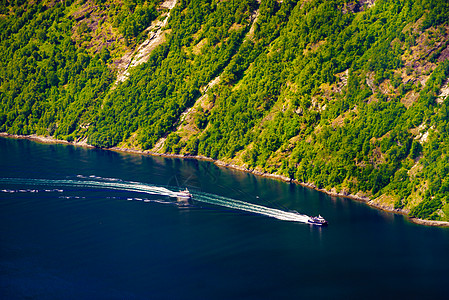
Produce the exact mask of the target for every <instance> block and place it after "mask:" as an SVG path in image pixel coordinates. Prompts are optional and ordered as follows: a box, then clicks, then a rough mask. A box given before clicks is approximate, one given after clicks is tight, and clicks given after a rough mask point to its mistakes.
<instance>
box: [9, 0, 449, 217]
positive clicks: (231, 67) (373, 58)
mask: <svg viewBox="0 0 449 300" xmlns="http://www.w3.org/2000/svg"><path fill="white" fill-rule="evenodd" d="M22 2H24V3H20V1H15V2H14V4H12V3H9V2H8V1H2V6H1V12H0V13H1V14H2V16H1V24H0V29H1V31H0V32H1V33H0V34H1V41H0V49H1V53H2V56H1V58H0V64H1V68H0V70H1V71H0V72H1V73H0V84H1V89H0V90H1V94H0V97H1V103H2V104H1V107H0V131H4V132H9V133H13V134H31V133H37V134H39V135H50V136H54V137H56V138H59V139H67V140H83V139H87V141H88V143H90V144H92V145H95V146H98V147H113V146H119V147H127V148H135V149H141V150H152V151H156V152H166V153H179V154H186V155H202V156H207V157H211V158H214V159H220V160H222V161H226V162H229V163H234V164H238V165H241V166H245V167H247V168H248V169H255V170H258V171H262V172H270V173H276V174H280V175H284V176H287V177H289V178H292V179H295V180H298V181H300V182H306V183H312V184H313V185H315V186H316V187H318V188H325V189H327V190H334V191H335V192H339V193H341V194H356V193H358V195H361V196H368V197H370V198H371V199H373V200H372V203H373V204H376V205H379V206H383V207H386V208H389V209H401V210H402V211H403V212H406V213H409V214H410V215H412V216H416V217H419V218H425V219H434V220H449V199H448V194H449V136H448V135H449V123H448V121H449V111H448V107H447V106H448V100H447V94H448V92H449V88H448V77H449V59H448V57H449V48H448V41H449V38H448V37H449V24H448V20H449V5H448V4H447V1H444V0H440V1H431V0H418V1H393V0H383V1H382V0H378V1H373V0H365V1H343V0H334V1H324V0H304V1H288V0H287V1H274V0H273V1H270V0H267V1H265V0H262V1H260V3H259V2H258V1H252V0H245V1H231V0H229V1H206V0H194V1H177V3H176V5H175V6H174V8H173V9H171V11H170V16H169V19H168V23H167V24H168V25H167V27H166V28H164V34H165V42H163V43H161V44H160V45H159V46H158V47H156V48H155V49H154V50H153V51H152V52H151V54H150V56H149V59H148V61H147V62H146V63H144V64H141V65H139V66H137V67H135V68H133V69H131V70H130V76H129V78H128V79H127V80H125V81H124V82H119V83H114V80H115V78H116V73H117V66H118V63H117V62H118V61H120V58H121V56H123V55H125V54H126V53H132V50H133V49H134V48H136V47H137V46H138V45H139V44H140V43H142V42H143V41H144V40H145V39H146V38H147V36H149V35H150V34H151V32H149V31H151V30H145V28H147V27H148V26H150V25H151V23H152V21H153V20H155V19H157V18H158V19H159V20H162V19H163V18H165V17H166V16H167V14H166V13H165V12H166V9H165V8H164V6H163V5H162V6H161V4H162V3H161V2H162V1H136V2H131V1H119V0H117V1H112V0H111V1H99V0H97V1H88V2H87V3H84V2H81V1H72V2H70V1H64V2H62V1H61V2H58V1H46V2H44V3H37V2H33V1H30V2H26V1H22ZM150 28H152V27H150ZM129 51H131V52H129Z"/></svg>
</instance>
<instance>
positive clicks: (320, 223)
mask: <svg viewBox="0 0 449 300" xmlns="http://www.w3.org/2000/svg"><path fill="white" fill-rule="evenodd" d="M307 222H309V224H312V225H318V226H324V225H327V221H326V220H325V219H324V218H323V217H322V216H321V215H318V217H309V220H308V221H307Z"/></svg>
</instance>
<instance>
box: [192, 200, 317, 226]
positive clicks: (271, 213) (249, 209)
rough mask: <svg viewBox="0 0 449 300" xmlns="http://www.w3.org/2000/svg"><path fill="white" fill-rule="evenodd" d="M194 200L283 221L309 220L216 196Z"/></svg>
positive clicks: (273, 209)
mask: <svg viewBox="0 0 449 300" xmlns="http://www.w3.org/2000/svg"><path fill="white" fill-rule="evenodd" d="M195 200H197V201H200V202H205V203H209V204H215V205H220V206H224V207H227V208H232V209H237V210H242V211H246V212H251V213H255V214H260V215H265V216H268V217H272V218H276V219H279V220H283V221H293V222H303V223H307V222H308V220H309V217H308V216H307V215H301V214H299V213H296V212H289V211H283V210H280V209H275V208H270V207H266V206H262V205H257V204H252V203H248V202H243V201H240V200H235V199H230V198H226V197H221V196H216V195H210V194H200V195H196V196H195Z"/></svg>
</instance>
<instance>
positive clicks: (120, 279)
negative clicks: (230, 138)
mask: <svg viewBox="0 0 449 300" xmlns="http://www.w3.org/2000/svg"><path fill="white" fill-rule="evenodd" d="M24 179H27V180H28V179H39V180H38V181H26V180H25V181H24ZM61 181H70V182H80V181H85V182H87V183H89V182H93V181H95V182H100V183H101V182H128V181H132V182H134V183H133V184H136V183H141V184H145V185H147V186H150V187H151V186H158V187H159V186H163V187H165V188H168V189H171V190H176V188H177V186H182V187H184V186H187V187H189V188H190V189H191V191H192V192H193V194H194V195H197V196H198V197H200V196H201V195H205V194H206V193H209V194H212V195H213V196H214V197H217V199H218V198H220V199H221V198H222V197H227V198H232V199H237V200H241V201H245V202H250V203H256V204H260V205H264V206H272V207H276V208H285V209H289V210H296V211H298V212H300V213H304V214H308V215H317V214H321V215H323V216H324V217H325V218H326V219H327V220H328V221H329V226H328V227H326V228H317V227H311V226H309V225H306V224H302V223H294V222H286V221H280V220H277V219H275V218H270V217H267V216H262V215H256V214H252V213H248V212H242V211H235V210H231V209H229V208H226V207H221V206H214V205H210V204H204V203H196V205H195V206H193V207H178V206H176V205H174V204H173V203H172V200H173V198H170V197H168V196H164V195H162V194H160V195H158V194H152V195H151V194H145V193H138V192H135V191H132V190H129V189H111V188H108V187H107V186H106V185H105V186H103V187H102V186H97V187H92V186H91V185H89V184H86V185H75V184H56V182H61ZM0 190H1V191H0V298H1V299H22V298H31V299H80V298H81V299H329V298H331V299H379V298H394V297H395V298H397V297H400V298H426V299H429V298H434V299H436V298H441V299H442V298H446V297H447V295H448V292H447V286H448V284H449V230H448V229H441V228H428V227H423V226H418V225H414V224H411V223H409V222H408V221H407V220H406V219H404V218H403V217H402V216H398V215H393V214H390V213H386V212H382V211H378V210H376V209H372V208H370V207H368V206H366V205H364V204H363V203H360V202H356V201H352V200H349V199H341V198H332V197H329V196H327V195H324V194H322V193H318V192H316V191H312V190H308V189H305V188H302V187H300V186H295V185H291V184H287V183H284V182H279V181H276V180H271V179H266V178H261V177H256V176H253V175H251V174H246V173H241V172H237V171H233V170H229V169H224V168H218V167H217V166H215V165H213V164H211V163H209V162H198V161H194V160H179V159H165V158H155V157H147V156H140V155H134V154H123V153H115V152H111V151H102V150H98V149H85V148H80V147H73V146H68V145H45V144H39V143H35V142H31V141H27V140H13V139H5V138H0ZM129 200H133V201H129ZM137 200H140V201H137ZM145 200H146V201H145Z"/></svg>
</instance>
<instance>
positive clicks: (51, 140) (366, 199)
mask: <svg viewBox="0 0 449 300" xmlns="http://www.w3.org/2000/svg"><path fill="white" fill-rule="evenodd" d="M0 137H7V138H14V139H27V140H32V141H36V142H41V143H46V144H67V145H74V146H81V147H86V148H95V147H94V146H92V145H89V144H87V141H86V140H82V141H77V142H68V141H65V140H58V139H55V138H53V137H44V136H38V135H35V134H32V135H16V134H9V133H6V132H0ZM104 150H110V151H117V152H126V153H134V154H140V155H142V154H143V155H151V156H160V157H168V158H181V159H182V158H183V159H196V160H204V161H210V162H213V163H214V164H215V165H217V166H220V167H225V168H230V169H234V170H238V171H242V172H247V173H252V174H254V175H257V176H262V177H268V178H273V179H278V180H281V181H285V182H291V183H295V184H299V185H301V186H304V187H307V188H310V189H314V190H316V191H319V192H323V193H326V194H328V195H330V196H334V197H343V198H349V199H353V200H357V201H362V202H364V203H366V204H367V205H369V206H371V207H374V208H377V209H380V210H383V211H387V212H391V213H395V214H401V215H404V216H406V217H407V219H408V220H409V221H410V222H412V223H415V224H419V225H424V226H434V227H449V222H446V221H433V220H424V219H418V218H414V217H410V216H408V214H407V212H405V211H403V210H401V209H392V208H391V207H389V206H385V205H381V204H378V203H376V202H374V201H373V200H372V199H370V198H369V197H367V196H364V195H363V194H361V193H357V194H355V195H354V194H350V193H346V192H337V191H336V190H334V189H332V190H326V189H320V188H318V187H316V186H315V185H314V184H313V183H307V182H300V181H298V180H295V179H292V178H289V177H287V176H283V175H278V174H272V173H266V172H261V171H258V170H255V169H248V168H245V167H242V166H239V165H235V164H231V163H227V162H224V161H221V160H217V159H212V158H210V157H206V156H201V155H184V154H167V153H158V152H153V151H149V150H137V149H129V148H123V147H112V148H104Z"/></svg>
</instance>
